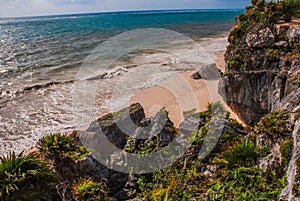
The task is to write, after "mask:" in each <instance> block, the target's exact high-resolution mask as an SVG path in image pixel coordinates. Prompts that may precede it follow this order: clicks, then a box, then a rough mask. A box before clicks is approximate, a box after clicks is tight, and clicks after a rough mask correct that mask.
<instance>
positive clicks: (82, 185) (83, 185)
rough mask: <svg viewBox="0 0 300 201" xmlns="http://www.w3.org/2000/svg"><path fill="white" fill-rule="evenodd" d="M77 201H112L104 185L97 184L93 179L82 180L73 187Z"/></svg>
mask: <svg viewBox="0 0 300 201" xmlns="http://www.w3.org/2000/svg"><path fill="white" fill-rule="evenodd" d="M72 191H73V194H74V197H75V200H76V201H108V200H112V198H109V197H108V196H107V191H106V186H105V184H104V183H96V182H94V181H93V179H91V178H90V179H80V180H79V181H78V182H77V183H75V184H74V185H73V186H72Z"/></svg>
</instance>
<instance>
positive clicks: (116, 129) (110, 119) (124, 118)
mask: <svg viewBox="0 0 300 201" xmlns="http://www.w3.org/2000/svg"><path fill="white" fill-rule="evenodd" d="M144 118H145V114H144V109H143V108H142V106H141V105H140V104H138V103H136V104H132V105H131V106H130V107H129V108H124V109H122V110H120V111H119V112H115V113H110V114H107V115H105V116H103V117H101V118H99V119H98V120H96V121H94V122H92V123H91V125H90V127H89V128H88V129H87V131H88V132H95V133H99V134H101V133H104V135H105V136H106V137H107V139H108V140H109V141H110V142H112V143H113V144H114V145H115V146H117V147H119V148H121V149H123V148H124V146H125V145H126V142H127V139H128V137H129V135H128V134H131V133H134V132H135V130H136V129H137V128H138V126H140V122H141V121H142V119H144Z"/></svg>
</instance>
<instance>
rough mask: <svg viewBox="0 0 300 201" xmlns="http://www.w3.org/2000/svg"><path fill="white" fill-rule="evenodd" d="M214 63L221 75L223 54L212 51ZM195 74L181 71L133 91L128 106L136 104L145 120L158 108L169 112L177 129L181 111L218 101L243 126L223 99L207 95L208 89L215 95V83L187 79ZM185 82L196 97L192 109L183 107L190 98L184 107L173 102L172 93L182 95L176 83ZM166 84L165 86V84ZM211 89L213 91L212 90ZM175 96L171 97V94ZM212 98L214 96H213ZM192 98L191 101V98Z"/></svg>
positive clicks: (181, 118) (242, 122)
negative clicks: (143, 113)
mask: <svg viewBox="0 0 300 201" xmlns="http://www.w3.org/2000/svg"><path fill="white" fill-rule="evenodd" d="M215 56H216V59H215V64H216V66H217V67H218V69H220V70H221V71H222V72H224V71H225V61H224V51H223V52H220V51H218V52H215ZM195 72H197V71H196V70H183V71H180V72H179V73H178V74H176V75H174V76H172V77H170V78H168V79H167V80H165V81H164V82H163V83H162V84H160V85H155V86H152V87H148V88H145V89H142V90H140V91H139V92H137V93H136V94H135V95H134V96H133V97H131V99H130V103H129V105H130V104H132V103H140V104H141V105H142V107H143V108H144V112H145V115H146V117H149V116H153V115H154V114H155V113H157V112H158V111H159V110H160V109H161V108H166V110H167V111H168V112H169V118H170V119H171V120H172V121H173V123H174V125H175V127H179V124H180V123H181V122H182V121H183V120H184V115H183V113H184V112H187V111H192V110H194V111H195V112H202V111H205V110H206V109H207V105H208V104H210V103H213V102H217V101H212V99H215V100H218V101H220V102H221V103H222V104H223V105H224V107H225V109H226V110H227V111H229V112H230V114H231V118H233V119H235V120H237V121H238V122H239V123H241V124H242V125H243V126H246V123H245V122H244V121H243V120H242V119H241V118H239V117H238V115H237V114H235V112H233V111H232V109H231V108H230V107H229V106H228V105H227V104H226V103H225V102H224V100H223V98H222V97H221V96H220V95H219V94H217V95H216V96H215V94H214V95H212V94H210V91H209V88H210V89H213V90H215V92H213V93H217V91H218V89H217V86H218V85H217V84H216V83H206V81H205V80H203V79H199V80H195V79H193V78H192V77H191V76H192V74H193V73H195ZM182 81H184V82H186V83H187V84H188V85H189V86H190V88H191V89H192V91H193V93H194V94H193V95H194V96H195V97H194V98H196V102H197V105H194V106H196V107H190V108H184V107H185V106H184V105H187V104H190V103H192V102H193V100H190V97H189V98H188V99H184V101H187V103H184V105H182V104H180V103H179V102H180V100H179V101H178V100H176V94H181V93H183V91H182V90H185V89H184V88H182V87H180V85H179V84H178V83H180V82H182ZM166 83H167V84H166ZM170 83H177V87H176V85H175V86H173V87H171V88H169V87H168V86H170V85H169V84H170ZM207 84H212V85H211V87H209V88H208V85H207ZM214 88H215V89H214ZM172 89H175V90H176V91H175V92H174V91H170V90H172ZM172 92H173V93H175V95H174V94H173V93H172ZM213 96H215V97H213ZM194 98H193V97H192V98H191V99H194Z"/></svg>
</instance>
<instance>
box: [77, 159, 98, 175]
mask: <svg viewBox="0 0 300 201" xmlns="http://www.w3.org/2000/svg"><path fill="white" fill-rule="evenodd" d="M76 163H77V168H78V172H79V173H80V175H84V174H91V173H94V172H95V171H96V170H97V169H98V168H99V166H97V165H98V164H97V163H96V162H95V159H94V158H93V157H92V156H86V157H84V158H81V159H78V160H76Z"/></svg>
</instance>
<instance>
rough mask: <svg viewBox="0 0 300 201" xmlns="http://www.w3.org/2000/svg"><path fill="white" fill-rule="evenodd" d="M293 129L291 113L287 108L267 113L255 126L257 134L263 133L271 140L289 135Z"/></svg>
mask: <svg viewBox="0 0 300 201" xmlns="http://www.w3.org/2000/svg"><path fill="white" fill-rule="evenodd" d="M291 131H292V128H291V123H290V113H289V111H287V110H278V111H275V112H272V113H269V114H267V115H266V116H264V117H263V118H261V120H260V122H259V123H258V124H257V125H256V126H255V128H254V133H255V134H263V135H265V136H266V137H267V138H268V139H269V140H271V141H274V140H276V139H278V138H279V137H284V136H288V135H290V132H291Z"/></svg>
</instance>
